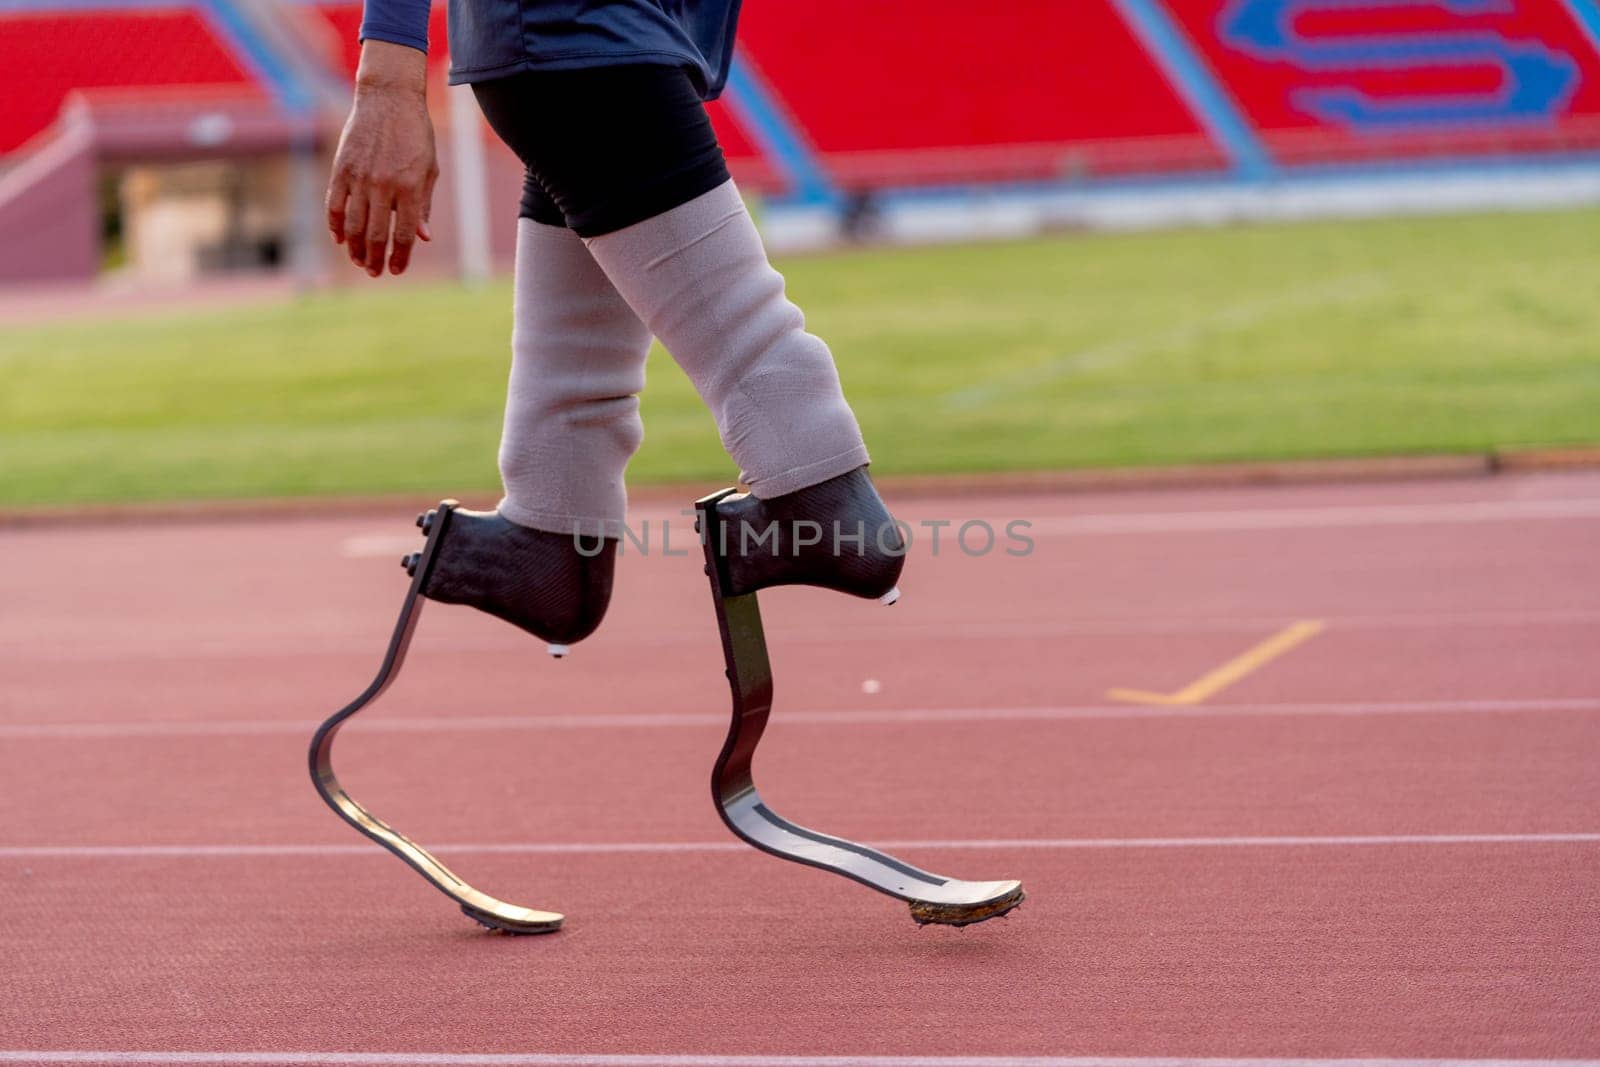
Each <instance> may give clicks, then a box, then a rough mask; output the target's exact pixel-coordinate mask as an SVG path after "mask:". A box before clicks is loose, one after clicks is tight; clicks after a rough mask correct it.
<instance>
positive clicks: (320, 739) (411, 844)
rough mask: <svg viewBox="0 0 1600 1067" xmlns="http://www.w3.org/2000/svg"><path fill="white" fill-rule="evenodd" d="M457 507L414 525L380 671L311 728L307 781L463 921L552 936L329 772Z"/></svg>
mask: <svg viewBox="0 0 1600 1067" xmlns="http://www.w3.org/2000/svg"><path fill="white" fill-rule="evenodd" d="M457 507H459V505H458V504H457V503H456V502H455V501H454V500H446V501H444V502H443V503H441V504H440V505H439V507H438V508H437V509H436V510H434V511H432V512H430V513H429V515H428V516H426V517H425V518H424V519H423V520H419V523H420V524H421V525H422V526H423V532H424V533H426V534H427V535H428V539H427V542H426V543H425V544H424V545H423V548H422V551H421V552H420V553H419V554H418V556H417V559H416V563H415V568H414V575H413V577H412V580H411V589H410V591H409V592H407V593H406V599H405V603H404V604H402V605H401V607H400V618H399V620H398V621H397V622H396V623H395V627H394V635H393V636H392V637H390V639H389V648H388V651H387V652H385V653H384V657H383V665H382V666H381V667H379V668H378V676H377V677H376V678H374V679H373V680H372V684H371V685H369V686H367V688H366V690H365V691H364V692H363V693H362V694H361V695H360V696H358V697H356V698H355V700H353V701H351V702H350V703H349V704H347V705H345V707H344V708H343V709H341V710H340V711H339V712H338V714H336V715H334V716H333V717H332V718H330V719H328V721H327V722H324V723H323V724H322V725H321V726H320V727H318V728H317V732H316V735H315V736H314V737H313V738H312V739H311V754H310V758H311V781H312V783H313V784H314V785H315V786H316V787H317V792H318V793H319V794H320V795H321V796H322V799H323V800H325V801H327V803H328V807H330V808H332V809H333V810H334V811H335V812H336V813H338V815H339V817H340V818H341V819H343V820H344V821H345V822H347V823H349V824H350V825H351V826H354V827H355V828H356V829H357V830H359V831H361V832H362V833H363V834H365V835H366V836H368V837H370V838H372V840H374V841H376V842H377V843H378V844H380V845H382V846H383V847H384V848H386V849H388V850H389V851H390V852H393V853H394V854H395V855H396V856H399V857H400V858H401V859H402V860H404V861H405V862H406V863H407V864H408V865H410V867H411V868H412V869H413V870H415V871H416V872H417V873H418V874H420V875H422V877H424V878H426V879H427V880H428V881H429V882H431V883H432V884H433V885H434V886H435V887H436V888H437V889H439V890H440V891H441V892H442V893H444V895H445V896H447V897H449V898H450V899H451V900H453V901H455V902H456V903H457V904H459V905H461V910H462V911H463V912H465V913H466V915H467V917H468V918H471V919H475V920H476V921H478V922H480V923H482V924H483V925H484V926H487V927H489V928H490V929H492V930H504V931H506V932H507V933H512V934H547V933H552V932H554V931H555V930H558V929H560V928H561V920H562V916H561V915H559V914H557V913H556V912H551V911H535V910H534V909H532V908H523V907H518V906H517V905H515V904H507V903H506V902H505V901H503V900H496V899H495V898H494V897H491V896H490V895H489V894H487V893H483V892H480V891H479V890H477V889H474V888H473V887H472V886H470V885H468V884H467V883H466V882H464V881H463V880H462V879H461V878H460V877H459V876H458V875H456V874H455V873H454V872H453V871H451V870H450V869H449V868H448V867H446V866H445V865H444V864H442V863H440V862H439V861H438V860H437V859H435V858H434V857H433V856H432V855H431V854H430V853H429V852H428V850H427V849H425V848H423V847H422V846H421V845H419V844H417V843H416V842H415V841H412V840H411V839H410V838H408V837H406V836H405V835H404V834H402V833H400V831H398V830H396V829H394V828H393V827H392V826H389V825H388V824H387V823H385V822H384V821H383V820H382V819H379V818H378V817H377V816H376V815H373V814H372V813H371V812H370V811H368V810H367V809H366V808H364V807H362V806H361V805H360V804H358V803H357V802H356V801H355V799H354V798H353V797H351V796H350V794H349V793H347V792H345V789H344V786H342V785H340V784H339V779H338V777H337V776H335V774H334V772H333V739H334V738H335V737H337V736H338V734H339V729H340V727H342V726H343V725H344V724H345V723H346V722H347V721H348V720H349V719H350V718H351V716H353V715H355V713H356V712H358V711H360V710H361V709H362V708H365V707H366V706H367V705H369V704H371V703H372V702H373V701H375V700H377V699H378V697H380V696H382V695H383V691H384V690H385V689H388V688H389V685H390V683H391V682H393V681H394V679H395V676H396V675H398V674H399V673H400V666H401V664H403V663H404V662H405V658H406V649H407V648H409V647H410V645H411V635H412V633H413V632H414V631H415V630H416V628H417V619H418V618H419V617H420V616H421V614H422V605H423V604H424V602H425V601H424V598H423V596H422V590H423V589H424V588H425V587H426V585H427V582H428V575H429V573H430V572H431V571H432V569H433V563H434V559H435V557H436V556H437V554H438V550H439V544H440V541H441V540H442V539H443V537H444V534H445V531H446V530H447V529H448V528H449V526H450V515H451V512H453V511H454V510H455V509H456V508H457Z"/></svg>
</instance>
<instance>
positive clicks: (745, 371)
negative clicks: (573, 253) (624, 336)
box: [586, 181, 868, 498]
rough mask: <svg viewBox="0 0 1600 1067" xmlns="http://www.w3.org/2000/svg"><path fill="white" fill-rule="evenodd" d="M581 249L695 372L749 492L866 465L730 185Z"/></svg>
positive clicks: (833, 373)
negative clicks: (585, 249)
mask: <svg viewBox="0 0 1600 1067" xmlns="http://www.w3.org/2000/svg"><path fill="white" fill-rule="evenodd" d="M586 243H587V244H588V246H589V251H590V253H591V254H592V255H593V256H594V259H595V261H596V262H598V263H599V264H600V267H601V268H602V269H603V270H604V271H605V273H606V275H607V276H608V277H609V278H610V279H611V283H612V284H613V285H614V286H616V289H617V291H618V292H620V293H621V294H622V296H623V298H624V299H626V300H627V302H628V304H629V306H630V307H632V308H633V310H634V312H635V313H636V314H637V315H638V317H639V318H640V319H642V320H643V321H644V322H645V324H646V325H647V326H648V327H649V329H650V331H651V332H652V333H654V334H655V336H656V337H659V338H660V339H661V343H662V344H663V345H665V346H666V348H667V351H668V352H670V353H671V354H672V357H673V358H674V359H675V360H676V361H677V362H678V365H679V366H681V367H682V368H683V369H684V371H685V373H687V374H688V375H689V378H690V380H691V381H693V383H694V386H695V388H696V389H697V390H698V391H699V393H700V396H701V398H702V399H704V400H705V402H706V404H707V406H709V407H710V409H711V414H712V416H713V417H714V418H715V419H716V422H717V429H718V431H719V432H720V433H721V435H722V443H723V446H724V447H725V448H726V449H727V450H728V454H729V455H730V456H732V457H733V460H734V462H735V463H737V464H738V465H739V470H740V478H741V479H742V480H743V481H744V482H745V484H747V485H749V486H750V489H751V491H752V492H753V493H755V494H756V495H757V496H759V497H768V498H770V497H775V496H782V495H784V494H786V493H792V492H794V491H795V490H797V489H804V488H805V487H807V486H810V485H815V484H816V483H818V482H822V481H826V480H827V479H829V478H832V477H834V476H836V475H839V474H843V473H845V472H846V471H850V470H854V469H855V468H857V467H859V466H861V465H862V464H864V463H866V462H867V461H868V456H867V449H866V445H865V444H863V443H862V440H861V429H860V427H859V426H857V424H856V418H855V415H854V413H853V412H851V410H850V405H849V404H847V403H846V402H845V399H844V393H843V391H842V390H841V389H840V386H839V374H838V371H837V370H836V369H835V368H834V364H833V355H832V353H830V352H829V351H828V346H827V345H825V344H823V342H822V340H821V339H820V338H818V337H816V336H814V335H812V334H809V333H807V332H806V329H805V318H804V316H802V315H801V313H800V309H799V308H797V307H795V305H794V304H793V303H791V302H790V301H789V299H788V297H787V296H786V295H785V294H784V283H783V276H782V275H781V274H779V273H778V272H777V271H776V270H774V269H773V268H772V265H771V264H770V263H768V262H767V253H766V249H765V248H764V247H763V246H762V244H761V236H760V234H759V233H758V232H757V231H756V227H755V223H754V221H753V220H752V219H751V218H750V213H749V211H747V210H746V209H745V205H744V201H743V200H742V199H741V198H740V196H739V191H738V189H737V188H735V186H734V184H733V183H732V182H731V181H730V182H726V183H724V184H722V185H720V186H718V187H717V188H715V189H713V190H711V191H710V192H708V193H705V194H703V195H701V196H699V197H696V198H695V199H693V200H690V201H689V202H688V203H685V204H681V205H679V206H678V207H675V208H673V209H672V210H671V211H667V212H664V213H662V214H660V215H657V216H655V217H654V218H651V219H646V220H645V221H644V222H640V223H636V224H635V225H633V226H629V227H627V228H626V229H623V230H618V231H617V232H615V233H609V234H605V235H604V236H601V237H592V238H588V239H587V241H586Z"/></svg>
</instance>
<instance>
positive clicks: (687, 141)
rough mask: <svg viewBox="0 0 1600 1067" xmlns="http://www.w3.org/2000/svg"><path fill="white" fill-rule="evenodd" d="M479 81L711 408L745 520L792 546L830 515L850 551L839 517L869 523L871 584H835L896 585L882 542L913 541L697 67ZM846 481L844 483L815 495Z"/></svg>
mask: <svg viewBox="0 0 1600 1067" xmlns="http://www.w3.org/2000/svg"><path fill="white" fill-rule="evenodd" d="M474 89H475V90H476V91H477V94H478V98H479V100H480V102H481V104H482V105H483V109H484V113H485V115H487V116H488V118H489V121H490V123H491V124H492V125H493V126H494V127H495V129H496V131H497V132H498V133H499V134H500V136H501V137H502V139H504V140H505V141H506V142H507V143H508V144H510V145H512V147H513V148H514V149H516V150H517V152H518V154H519V155H520V156H521V157H522V158H523V160H524V161H525V162H527V164H528V166H529V170H530V172H532V173H533V174H535V175H536V176H537V178H538V180H539V182H540V184H541V185H542V187H543V188H544V189H545V190H547V191H548V193H549V194H550V196H551V198H552V199H553V200H554V201H555V203H556V205H557V206H558V207H559V208H560V209H561V211H562V213H563V216H564V217H565V219H566V221H567V223H568V225H569V226H571V227H572V228H573V229H574V230H575V231H576V232H577V233H578V234H579V235H581V236H582V237H583V238H584V239H585V241H586V243H587V245H588V248H589V251H590V253H591V254H592V255H593V257H594V259H595V261H596V262H597V263H598V264H599V266H600V267H601V268H602V269H603V270H604V272H605V274H606V275H607V277H609V278H610V280H611V282H612V283H613V284H614V285H615V287H616V289H617V291H618V292H619V293H620V294H621V296H622V297H623V298H624V299H625V300H626V301H627V303H628V304H629V306H631V307H632V308H633V310H634V311H635V312H636V313H637V314H638V316H639V318H640V319H642V320H643V321H644V323H645V325H646V326H648V327H649V329H650V330H651V332H653V333H654V334H655V335H656V336H657V337H659V338H660V339H661V340H662V342H663V344H665V345H666V347H667V349H668V351H669V352H671V354H672V355H673V357H674V358H675V359H676V360H677V362H678V363H679V365H680V366H682V367H683V369H684V370H685V372H686V373H687V374H688V375H689V377H690V379H691V380H692V381H693V383H694V385H695V388H696V389H697V390H698V391H699V393H700V395H701V397H702V398H703V399H704V400H705V402H706V404H707V406H708V407H710V409H711V412H712V414H713V416H714V417H715V419H716V421H717V427H718V430H719V432H720V434H721V437H722V441H723V444H724V445H725V446H726V447H727V449H728V452H729V454H730V455H731V456H732V457H733V459H734V461H735V462H736V463H737V464H738V465H739V468H740V472H741V477H742V478H743V479H744V481H745V482H746V483H747V484H749V485H750V487H751V490H752V492H753V494H754V499H751V500H749V501H747V502H746V506H745V512H747V514H744V515H742V516H741V517H742V518H744V519H747V520H748V521H749V522H751V523H753V524H755V525H756V526H757V527H758V528H761V529H764V528H765V527H766V526H767V524H769V523H777V524H778V525H779V547H781V549H782V550H783V552H784V554H785V555H789V556H792V553H791V552H789V551H788V549H789V538H790V537H792V536H793V534H794V529H793V524H794V523H796V522H806V523H810V522H818V523H822V524H823V526H824V530H825V534H824V537H823V539H822V541H823V548H824V549H827V548H833V549H837V547H838V543H837V542H836V541H834V540H833V539H832V537H831V534H832V533H833V532H834V530H833V529H830V528H829V525H828V524H829V523H839V524H841V527H842V528H841V529H839V531H838V532H840V533H842V534H843V536H844V537H845V538H846V539H849V538H852V537H853V536H854V535H855V533H856V532H857V531H858V530H859V529H862V528H865V529H866V531H867V537H866V539H865V543H864V547H863V548H861V549H860V550H856V551H854V552H853V554H854V555H855V556H856V565H855V569H856V570H857V571H858V572H859V571H862V570H863V567H862V561H863V560H866V559H870V561H871V563H872V565H871V566H869V567H866V568H865V570H866V571H867V572H870V573H869V574H868V575H867V576H866V580H862V578H863V576H862V575H861V574H857V576H856V578H855V579H854V580H852V581H851V582H849V583H847V584H846V585H838V584H837V583H834V582H824V583H823V584H833V585H836V587H840V588H845V587H848V588H849V591H852V592H860V593H863V594H865V593H868V592H869V591H870V590H871V589H873V588H875V589H876V592H874V593H872V594H871V595H877V594H878V593H882V592H884V591H886V590H887V589H888V588H889V587H890V586H891V585H892V584H893V582H894V578H895V576H896V575H897V574H898V571H899V560H898V556H897V555H895V554H894V552H893V551H891V552H890V553H889V554H888V555H887V556H886V555H885V554H884V553H882V552H878V551H876V550H875V546H877V545H879V544H882V543H884V542H885V541H886V542H887V543H888V545H889V546H890V548H891V550H893V549H898V548H899V547H900V544H899V540H898V535H896V534H894V533H893V532H892V530H891V531H890V532H889V534H888V536H887V538H884V539H880V538H878V537H876V536H875V535H876V534H877V532H878V531H879V530H880V528H881V527H883V526H884V525H885V524H886V523H888V521H889V519H888V513H887V512H886V511H885V510H884V509H883V506H882V503H881V501H879V500H878V499H877V494H876V492H875V491H873V490H872V487H871V482H870V480H869V479H867V477H866V475H865V472H864V471H862V470H861V468H862V467H863V466H864V465H865V464H866V463H867V461H868V456H867V451H866V447H865V445H864V444H863V442H862V439H861V431H860V428H859V427H858V425H857V423H856V420H855V416H854V414H853V413H852V412H851V410H850V407H849V405H848V404H847V403H846V402H845V399H844V395H843V392H842V390H841V388H840V384H839V377H838V373H837V371H836V370H835V368H834V364H833V357H832V355H831V353H830V352H829V351H828V348H827V346H826V345H825V344H824V343H823V342H822V341H821V340H820V339H819V338H817V337H816V336H814V335H812V334H810V333H807V332H806V330H805V322H804V318H803V316H802V315H801V313H800V310H799V309H798V308H797V307H795V305H794V304H793V303H792V302H791V301H789V299H788V298H787V296H786V294H785V292H784V283H783V278H782V276H781V275H779V274H778V272H777V271H775V270H773V268H772V266H771V265H770V263H769V262H768V260H767V256H766V251H765V249H764V248H763V247H762V244H761V239H760V236H759V234H758V233H757V232H756V228H755V225H754V223H753V221H752V220H751V218H750V215H749V213H748V211H746V209H745V206H744V203H743V201H742V200H741V199H740V197H739V195H738V191H737V190H736V189H735V188H734V186H733V183H732V182H731V181H730V180H729V177H728V173H727V168H726V165H725V163H724V162H723V159H722V153H721V150H720V148H719V147H718V145H717V142H716V136H715V134H714V132H713V131H712V128H711V124H710V121H709V119H708V118H707V116H706V113H705V109H704V107H703V106H702V105H701V103H700V101H699V99H698V97H697V96H696V94H695V91H694V88H693V85H692V83H691V82H690V80H689V78H688V76H687V74H685V73H684V72H683V71H681V70H678V69H675V68H671V67H610V68H600V69H595V70H583V71H544V72H532V73H528V74H522V75H517V76H514V77H511V78H505V79H500V80H497V81H493V82H485V83H480V84H477V85H475V86H474ZM836 479H842V480H843V481H842V482H839V483H838V484H827V487H826V488H825V489H823V490H821V491H819V492H815V493H811V492H808V491H809V490H812V489H813V488H814V487H818V486H823V485H825V484H826V483H833V482H835V480H836ZM841 505H842V506H843V510H840V508H841ZM726 507H727V509H733V508H734V507H735V505H734V504H732V503H730V504H729V505H727V506H726ZM729 513H730V514H731V510H730V511H729ZM862 544H863V543H862V542H859V541H856V542H851V548H852V549H855V548H856V546H858V545H862ZM766 545H767V549H766V551H767V552H768V553H770V552H771V548H772V542H771V541H768V542H766ZM808 555H815V556H822V555H827V556H829V557H837V556H839V555H840V553H839V552H838V551H836V550H835V551H831V552H828V551H824V552H820V553H814V554H813V553H808ZM819 566H820V567H821V570H820V571H818V570H815V569H812V568H807V567H796V566H794V565H793V564H792V563H790V564H785V565H784V566H783V567H782V568H781V570H782V571H783V573H782V574H779V573H778V572H777V571H778V569H779V568H774V567H769V568H767V569H766V570H765V572H764V573H763V574H752V575H751V576H750V579H751V581H752V583H753V584H754V585H759V584H776V583H777V582H780V581H813V580H816V579H817V578H818V577H819V575H820V576H822V577H826V572H827V571H828V569H829V567H831V566H832V564H826V563H820V564H819Z"/></svg>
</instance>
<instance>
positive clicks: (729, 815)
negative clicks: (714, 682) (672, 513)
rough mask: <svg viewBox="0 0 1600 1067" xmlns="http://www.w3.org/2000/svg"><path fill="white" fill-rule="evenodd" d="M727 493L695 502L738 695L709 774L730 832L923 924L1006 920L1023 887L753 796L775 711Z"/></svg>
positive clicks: (756, 612)
mask: <svg viewBox="0 0 1600 1067" xmlns="http://www.w3.org/2000/svg"><path fill="white" fill-rule="evenodd" d="M734 492H735V490H733V489H724V490H722V491H721V492H719V493H713V494H712V495H710V496H708V497H704V498H703V499H701V500H698V501H696V502H695V507H696V509H697V510H698V511H699V513H700V516H699V521H698V523H697V526H698V528H699V529H700V530H701V531H702V537H701V541H702V544H703V545H704V547H705V553H706V575H707V576H708V577H709V578H710V579H711V596H712V600H713V601H715V603H716V608H717V625H718V628H719V629H720V630H721V632H722V653H723V657H724V658H725V659H726V660H727V664H728V684H729V686H730V687H731V689H732V690H733V721H732V725H731V726H730V728H729V730H728V738H727V740H726V741H725V742H724V743H723V746H722V753H721V755H719V756H718V757H717V764H716V768H715V769H714V770H713V771H712V775H711V795H712V798H713V799H714V800H715V801H716V804H717V811H718V812H719V813H720V814H721V816H722V821H723V822H724V823H726V824H727V827H728V829H730V830H732V831H733V833H734V834H735V835H736V836H738V837H740V838H743V839H744V840H745V841H747V842H749V843H750V844H751V845H754V846H755V847H756V848H758V849H760V850H761V851H763V852H769V853H771V854H772V855H774V856H777V857H778V858H779V859H786V860H792V861H793V862H795V863H804V864H806V865H808V866H811V867H820V868H821V869H823V870H825V871H832V872H833V873H834V874H842V875H844V876H845V877H846V878H850V879H853V880H855V881H857V882H860V883H861V884H862V885H864V886H867V887H868V888H870V889H876V890H877V891H878V892H880V893H886V894H888V895H889V896H891V897H897V898H899V899H900V900H904V901H906V902H907V903H908V904H909V905H910V906H911V917H912V918H913V919H914V920H916V922H917V923H918V925H926V924H928V923H940V924H943V925H947V926H969V925H971V924H972V923H976V922H982V921H983V920H985V919H993V918H995V917H997V916H1001V915H1004V914H1006V913H1007V912H1009V911H1010V910H1011V909H1013V908H1015V907H1016V906H1017V905H1018V904H1021V903H1022V901H1023V898H1024V894H1023V891H1022V883H1021V882H1015V881H1000V882H965V881H962V880H960V879H958V878H947V877H945V876H944V875H940V874H930V873H929V872H927V871H924V870H919V869H918V868H916V867H913V866H911V865H910V864H908V863H903V862H901V861H900V860H897V859H895V858H894V857H893V856H890V855H887V854H885V853H883V852H879V851H877V850H876V849H872V848H868V847H867V846H865V845H858V844H856V843H855V842H854V841H846V840H844V839H843V838H838V837H830V836H828V835H827V834H819V833H817V832H816V831H814V830H808V829H806V828H805V827H803V826H797V825H796V824H794V823H792V822H789V821H788V820H787V819H785V818H783V817H782V816H781V815H778V814H777V813H776V812H774V811H773V810H772V809H771V808H769V807H767V805H766V804H765V802H763V801H762V799H761V794H760V793H758V792H757V791H756V786H755V780H754V778H753V777H752V774H751V761H752V760H753V758H754V756H755V751H756V746H757V745H758V744H760V742H761V735H762V732H763V731H764V730H765V729H766V726H767V717H768V715H769V714H770V713H771V711H772V666H771V663H770V662H769V660H768V658H767V643H766V637H765V634H764V633H763V631H762V628H761V608H760V606H759V605H758V604H757V603H756V594H755V593H746V594H744V595H742V596H726V595H724V593H723V589H724V588H726V586H727V575H726V572H725V570H724V566H725V563H724V559H723V556H722V554H721V553H720V552H719V551H718V547H719V546H721V545H722V544H723V536H722V532H721V519H720V518H719V516H718V514H717V503H718V502H719V501H721V500H722V499H723V498H725V497H727V496H730V495H731V494H733V493H734Z"/></svg>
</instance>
